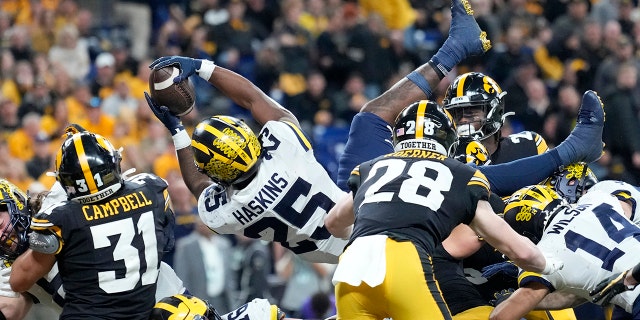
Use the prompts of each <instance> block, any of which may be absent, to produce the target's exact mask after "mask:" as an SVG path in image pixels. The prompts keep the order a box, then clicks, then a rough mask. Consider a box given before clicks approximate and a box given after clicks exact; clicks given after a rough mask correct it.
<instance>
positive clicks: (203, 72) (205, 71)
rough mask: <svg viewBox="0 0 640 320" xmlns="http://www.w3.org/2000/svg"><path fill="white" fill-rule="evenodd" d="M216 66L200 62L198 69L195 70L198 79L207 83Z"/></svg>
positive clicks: (203, 61)
mask: <svg viewBox="0 0 640 320" xmlns="http://www.w3.org/2000/svg"><path fill="white" fill-rule="evenodd" d="M215 68H216V64H215V63H213V61H209V60H204V59H203V60H202V64H201V65H200V69H198V70H196V72H197V73H198V75H199V76H200V78H202V79H205V80H207V81H209V79H210V78H211V75H212V74H213V70H215Z"/></svg>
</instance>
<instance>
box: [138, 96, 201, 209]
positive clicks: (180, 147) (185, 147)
mask: <svg viewBox="0 0 640 320" xmlns="http://www.w3.org/2000/svg"><path fill="white" fill-rule="evenodd" d="M144 97H145V99H147V104H148V105H149V108H151V111H153V114H154V115H155V116H156V118H158V120H160V122H162V124H164V126H165V127H166V128H167V130H169V132H171V137H172V139H173V145H174V147H175V148H176V153H177V155H178V163H179V164H180V173H181V174H182V179H183V180H184V182H185V184H186V185H187V187H189V190H190V191H191V194H193V195H194V196H195V197H196V198H199V197H200V194H201V193H202V191H203V190H204V189H206V188H207V187H208V186H209V185H211V184H212V183H213V181H211V179H209V177H208V176H207V175H205V174H204V173H201V172H200V171H198V168H197V167H196V166H195V164H194V163H193V150H191V148H189V147H190V146H191V137H189V134H188V133H187V130H186V129H185V128H184V126H183V125H182V122H181V121H180V118H179V117H178V116H176V115H175V114H173V113H172V112H171V111H169V108H167V107H165V106H159V105H157V104H156V103H155V102H154V101H153V99H151V96H150V95H149V94H148V93H146V92H145V93H144Z"/></svg>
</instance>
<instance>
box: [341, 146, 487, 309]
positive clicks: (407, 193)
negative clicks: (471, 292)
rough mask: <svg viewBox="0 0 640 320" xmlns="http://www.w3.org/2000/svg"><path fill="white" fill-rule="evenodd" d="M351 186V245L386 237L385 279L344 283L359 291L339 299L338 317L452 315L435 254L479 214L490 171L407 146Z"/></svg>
mask: <svg viewBox="0 0 640 320" xmlns="http://www.w3.org/2000/svg"><path fill="white" fill-rule="evenodd" d="M349 185H350V187H351V188H352V190H354V191H356V192H355V196H354V207H355V208H358V210H357V211H356V216H355V217H356V218H355V219H356V220H355V224H354V229H353V234H352V236H351V238H350V242H349V244H350V245H349V246H348V247H347V249H346V250H349V249H353V250H357V249H358V247H359V245H356V242H358V241H359V240H358V239H366V238H368V237H370V236H385V237H386V240H385V243H384V244H385V246H384V248H385V249H384V252H385V256H386V259H385V261H381V262H382V264H383V265H385V266H386V277H384V280H383V281H382V283H381V284H380V285H378V286H373V285H371V284H370V285H371V287H370V286H358V287H354V286H350V285H347V284H344V283H338V285H337V287H336V292H337V293H338V292H340V291H342V292H343V293H344V292H345V291H352V292H351V293H352V294H349V295H343V296H346V298H344V299H340V300H339V301H338V308H339V309H340V315H339V316H341V318H342V317H343V318H345V319H349V318H353V317H351V316H353V315H356V314H358V313H360V312H362V311H363V310H366V311H367V312H370V313H375V314H376V315H379V316H380V317H392V318H394V319H395V318H397V319H411V318H412V317H411V316H412V315H413V316H414V317H415V315H417V314H420V315H422V316H423V317H424V318H425V319H427V318H428V319H450V318H451V314H450V312H449V310H448V308H447V305H446V304H445V303H444V300H443V298H442V296H441V294H440V291H439V289H438V285H439V282H438V281H436V280H435V277H434V274H433V267H432V265H431V255H432V254H433V252H434V250H435V248H436V246H437V245H438V243H440V242H441V241H442V240H444V239H445V238H446V237H447V236H448V235H449V233H450V232H451V230H452V229H453V228H454V227H455V226H456V225H458V224H459V223H469V222H470V221H471V220H472V219H473V218H474V216H475V210H476V205H477V202H478V201H479V200H488V198H489V185H488V182H487V181H486V178H485V177H484V175H483V174H482V173H480V171H477V170H476V169H473V168H471V167H469V166H467V165H464V164H462V163H460V162H458V161H456V160H454V159H451V158H447V157H446V156H444V155H442V154H438V153H435V152H431V151H425V150H406V151H399V152H396V153H393V154H390V155H388V156H383V157H380V158H378V159H376V160H373V161H370V162H366V163H364V164H362V165H361V166H360V167H359V169H358V168H356V170H354V172H353V173H352V176H351V177H350V179H349ZM352 247H353V248H352ZM341 262H342V260H341ZM383 269H384V268H383ZM365 288H366V289H365ZM363 289H364V290H363Z"/></svg>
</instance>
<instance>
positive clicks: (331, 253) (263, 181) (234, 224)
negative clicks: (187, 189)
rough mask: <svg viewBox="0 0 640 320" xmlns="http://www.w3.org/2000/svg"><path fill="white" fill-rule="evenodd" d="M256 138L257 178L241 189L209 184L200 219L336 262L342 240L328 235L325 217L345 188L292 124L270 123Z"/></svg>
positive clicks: (216, 227) (305, 256)
mask: <svg viewBox="0 0 640 320" xmlns="http://www.w3.org/2000/svg"><path fill="white" fill-rule="evenodd" d="M259 139H260V142H261V145H262V148H263V154H262V156H261V157H262V159H261V160H260V162H259V163H258V165H259V168H258V170H257V173H256V176H255V177H254V178H253V179H252V180H251V182H250V183H249V184H248V185H247V186H245V187H243V188H242V189H236V188H235V187H234V186H231V187H229V188H227V189H224V188H222V187H221V186H219V185H216V184H212V185H211V186H209V187H208V188H207V189H205V190H204V191H203V192H202V194H201V195H200V198H199V199H198V212H199V214H200V218H202V221H204V223H205V224H207V226H208V227H209V228H211V229H212V230H213V231H215V232H217V233H220V234H237V233H239V234H243V235H245V236H247V237H249V238H254V239H261V240H265V241H269V242H278V243H280V244H282V245H283V246H284V247H286V248H288V249H289V250H291V251H292V252H293V253H295V254H297V255H299V256H300V257H302V258H303V259H306V260H308V261H311V262H325V263H337V262H338V256H340V254H341V253H342V250H343V249H344V246H345V244H346V243H347V242H346V240H343V239H340V238H336V237H334V236H332V235H331V234H330V233H329V231H328V230H327V228H326V227H325V226H324V218H325V216H326V215H327V213H328V212H329V210H330V209H331V208H332V207H333V206H334V205H335V204H336V202H337V201H338V200H339V199H340V198H341V197H343V196H344V195H345V192H343V191H341V190H340V189H339V188H338V187H337V186H336V185H335V183H334V182H333V180H332V179H331V177H330V176H329V174H328V173H327V172H326V170H325V169H324V168H323V167H322V166H321V165H320V164H319V163H318V162H317V161H316V159H315V157H314V155H313V150H312V147H311V143H309V140H308V139H307V138H306V137H305V135H304V134H303V133H302V131H301V130H300V128H298V127H297V126H295V125H293V124H292V123H289V122H280V121H269V122H267V123H266V124H265V125H264V126H263V127H262V130H261V131H260V134H259Z"/></svg>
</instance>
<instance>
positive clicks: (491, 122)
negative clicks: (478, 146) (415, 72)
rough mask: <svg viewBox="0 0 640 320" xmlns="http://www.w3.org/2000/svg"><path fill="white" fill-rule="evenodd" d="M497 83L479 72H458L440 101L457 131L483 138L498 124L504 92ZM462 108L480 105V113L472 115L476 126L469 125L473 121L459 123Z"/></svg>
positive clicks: (493, 131) (503, 115)
mask: <svg viewBox="0 0 640 320" xmlns="http://www.w3.org/2000/svg"><path fill="white" fill-rule="evenodd" d="M506 94H507V93H506V92H503V91H502V89H501V88H500V86H499V85H498V83H496V81H495V80H493V79H492V78H491V77H489V76H487V75H485V74H483V73H480V72H469V73H465V74H462V75H459V76H458V77H457V78H455V79H454V80H453V82H452V83H451V85H449V87H448V88H447V92H446V93H445V96H444V99H443V101H442V104H443V106H444V108H445V109H447V110H448V111H449V112H451V114H452V115H453V119H454V120H455V121H456V125H458V128H459V129H458V130H459V133H460V135H474V136H477V137H478V138H480V140H484V139H486V138H488V137H490V136H492V135H493V134H494V133H496V132H498V130H500V128H502V124H503V123H504V118H505V114H504V99H503V98H504V96H505V95H506ZM466 108H481V109H482V113H483V115H484V116H483V117H481V118H478V119H474V120H473V122H477V123H478V125H479V127H480V129H478V130H477V131H476V129H475V128H473V127H472V126H473V122H472V123H467V124H461V123H459V122H458V121H460V119H461V118H462V115H463V113H464V112H465V111H466Z"/></svg>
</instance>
